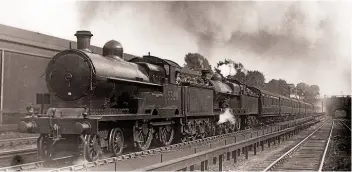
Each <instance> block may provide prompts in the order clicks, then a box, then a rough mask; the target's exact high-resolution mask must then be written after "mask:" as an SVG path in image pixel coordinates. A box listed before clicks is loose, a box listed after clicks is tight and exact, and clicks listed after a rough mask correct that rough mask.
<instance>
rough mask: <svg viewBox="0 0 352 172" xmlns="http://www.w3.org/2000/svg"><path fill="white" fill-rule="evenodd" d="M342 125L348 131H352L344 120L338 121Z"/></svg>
mask: <svg viewBox="0 0 352 172" xmlns="http://www.w3.org/2000/svg"><path fill="white" fill-rule="evenodd" d="M338 121H339V122H340V123H341V124H342V125H344V126H345V127H346V128H347V129H348V130H350V131H351V128H350V127H349V126H348V125H347V124H346V123H345V122H344V121H343V120H338Z"/></svg>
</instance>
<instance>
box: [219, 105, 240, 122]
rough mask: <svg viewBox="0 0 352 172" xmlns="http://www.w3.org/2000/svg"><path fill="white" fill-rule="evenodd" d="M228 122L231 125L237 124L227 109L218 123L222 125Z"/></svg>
mask: <svg viewBox="0 0 352 172" xmlns="http://www.w3.org/2000/svg"><path fill="white" fill-rule="evenodd" d="M227 121H229V122H230V123H231V124H236V120H235V117H234V116H233V114H232V113H231V112H230V109H229V108H226V109H225V112H224V113H221V114H220V119H219V121H218V124H222V123H225V122H227Z"/></svg>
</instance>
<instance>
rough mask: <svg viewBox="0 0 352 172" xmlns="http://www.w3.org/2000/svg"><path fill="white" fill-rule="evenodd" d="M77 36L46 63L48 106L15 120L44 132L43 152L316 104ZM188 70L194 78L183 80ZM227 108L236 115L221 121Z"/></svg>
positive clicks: (271, 117)
mask: <svg viewBox="0 0 352 172" xmlns="http://www.w3.org/2000/svg"><path fill="white" fill-rule="evenodd" d="M75 36H77V49H69V50H64V51H61V52H59V53H58V54H56V55H55V56H54V57H53V58H52V60H51V61H50V62H49V63H48V66H47V69H46V72H45V77H46V83H47V87H48V90H49V92H50V101H51V104H50V108H49V109H48V111H47V112H46V114H33V113H30V114H29V115H28V116H26V117H25V118H22V119H21V121H20V123H19V125H18V126H19V131H20V132H25V133H39V134H40V137H39V138H38V142H37V144H38V153H39V155H40V156H41V157H42V158H44V159H48V158H49V159H50V158H51V157H52V156H53V155H54V153H56V152H60V151H69V152H72V153H73V154H74V155H75V156H82V155H83V157H84V158H85V159H86V160H88V161H95V160H97V159H98V158H99V155H100V154H101V153H102V152H103V151H108V152H112V153H113V155H114V156H118V155H120V154H122V153H123V150H124V149H125V148H126V147H129V148H133V149H138V150H147V149H149V148H150V146H151V144H152V143H153V145H154V144H155V145H159V146H166V145H170V144H171V143H175V142H186V141H190V140H195V139H198V138H205V137H209V136H214V135H218V134H222V133H228V132H234V131H238V130H242V129H245V128H248V127H253V126H255V125H258V124H263V123H270V122H273V121H276V120H278V119H279V118H280V119H284V118H283V117H294V116H302V115H303V116H306V115H309V114H311V113H313V112H314V111H315V107H314V106H313V105H311V104H307V103H304V102H301V101H297V100H294V99H290V98H287V97H283V96H279V95H276V94H273V93H270V92H267V91H264V90H261V89H258V88H255V87H250V86H247V85H245V84H242V83H240V82H238V81H236V80H229V79H225V78H223V77H222V76H221V75H219V74H217V73H215V74H211V73H210V71H207V70H203V71H202V72H201V73H199V74H198V73H196V72H195V71H191V70H186V69H184V68H182V67H181V66H179V65H178V64H177V63H175V62H173V61H171V60H167V59H162V58H158V57H155V56H151V55H150V54H149V55H147V56H143V57H142V58H140V57H136V58H133V59H131V60H129V61H126V60H124V58H123V47H122V45H121V44H120V43H119V42H117V41H115V40H111V41H109V42H107V43H106V44H105V45H104V47H103V54H102V55H100V54H96V53H94V52H92V51H91V50H89V47H90V39H91V37H92V36H93V35H92V34H91V33H90V32H89V31H77V33H76V34H75ZM190 76H193V81H186V80H187V79H186V78H187V77H188V78H190ZM225 109H227V111H229V112H230V113H231V114H232V117H233V118H232V119H233V121H234V122H232V123H230V122H224V123H221V124H219V123H218V121H219V117H220V114H221V113H224V111H225Z"/></svg>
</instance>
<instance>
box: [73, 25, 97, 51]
mask: <svg viewBox="0 0 352 172" xmlns="http://www.w3.org/2000/svg"><path fill="white" fill-rule="evenodd" d="M75 36H76V37H77V49H80V50H88V51H90V50H89V47H90V38H91V37H92V36H93V34H92V33H90V31H86V30H80V31H77V32H76V34H75Z"/></svg>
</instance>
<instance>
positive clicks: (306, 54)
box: [77, 1, 351, 94]
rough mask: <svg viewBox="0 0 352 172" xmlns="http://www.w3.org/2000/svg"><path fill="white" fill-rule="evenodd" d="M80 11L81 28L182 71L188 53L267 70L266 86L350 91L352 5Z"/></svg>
mask: <svg viewBox="0 0 352 172" xmlns="http://www.w3.org/2000/svg"><path fill="white" fill-rule="evenodd" d="M77 6H78V9H79V11H80V12H79V14H81V15H80V25H81V27H82V28H89V29H91V30H96V31H97V32H100V33H101V32H103V33H114V34H113V35H108V34H106V36H108V37H114V38H115V39H120V40H122V42H123V45H125V47H128V48H127V49H129V50H131V51H130V52H136V50H137V49H138V50H139V51H140V50H142V51H143V52H138V53H142V54H143V53H144V54H146V53H147V52H148V51H151V52H152V54H153V53H155V55H160V56H163V57H164V58H169V59H171V60H174V61H176V62H178V63H180V64H183V63H184V55H185V54H186V53H188V52H199V53H201V54H202V55H204V56H205V57H206V58H207V59H208V60H209V61H210V63H211V64H213V66H214V64H216V62H217V61H219V60H223V59H225V58H230V59H232V60H234V61H237V62H241V63H243V64H244V66H245V68H247V69H250V70H259V71H262V72H263V73H264V74H265V76H266V80H267V81H269V80H270V79H273V78H275V79H278V78H283V79H286V80H288V82H293V83H296V84H297V83H298V82H306V83H308V84H317V85H319V86H320V89H321V92H323V93H325V94H330V93H331V94H339V93H340V91H337V90H344V91H345V92H347V93H350V91H351V80H350V79H351V67H350V64H351V60H350V55H349V48H350V44H349V42H348V41H349V39H350V37H349V32H348V31H349V30H348V29H349V27H347V26H349V25H348V24H349V22H350V21H349V19H348V14H347V13H348V12H347V11H348V9H347V8H346V7H345V6H348V4H344V3H342V2H327V1H323V2H314V1H309V2H307V1H304V2H303V1H302V2H300V1H290V2H287V1H281V2H272V1H267V2H243V1H241V2H78V3H77ZM343 7H345V9H343ZM105 31H107V32H105ZM100 36H101V35H100V34H99V37H100ZM106 39H108V38H106ZM132 47H133V48H132ZM127 52H129V51H127ZM277 71H280V72H277ZM321 76H324V77H325V78H324V79H323V78H322V77H321ZM336 83H339V84H338V85H339V87H337V86H336Z"/></svg>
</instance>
